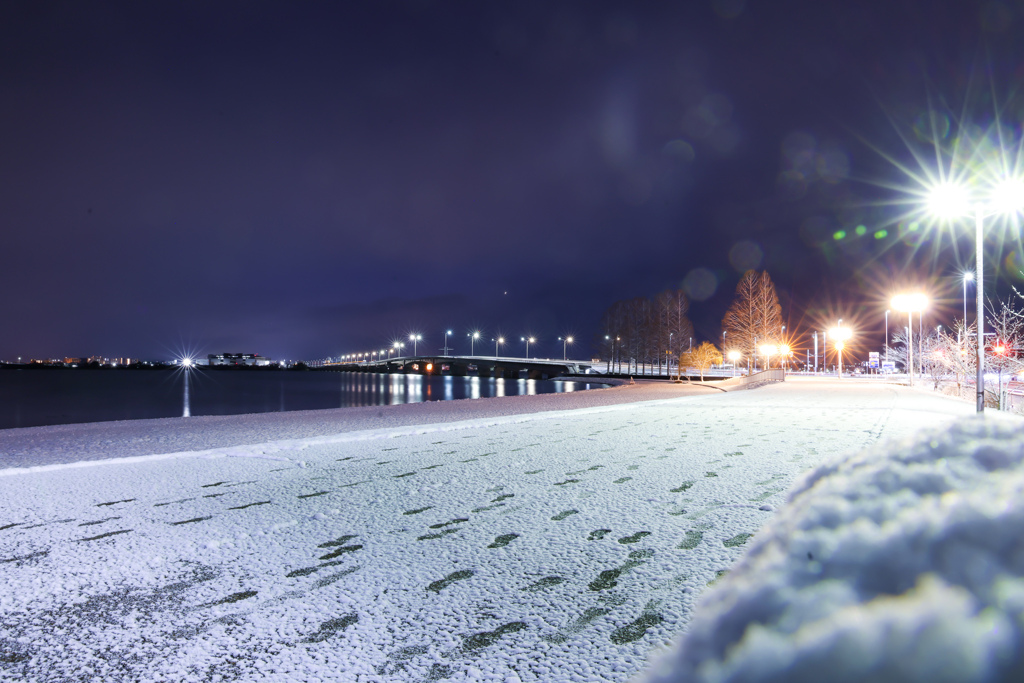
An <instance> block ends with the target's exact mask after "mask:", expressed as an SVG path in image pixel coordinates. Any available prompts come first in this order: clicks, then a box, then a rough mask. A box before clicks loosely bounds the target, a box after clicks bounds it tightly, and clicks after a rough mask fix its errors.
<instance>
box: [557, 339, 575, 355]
mask: <svg viewBox="0 0 1024 683" xmlns="http://www.w3.org/2000/svg"><path fill="white" fill-rule="evenodd" d="M558 341H560V342H562V360H566V356H565V345H566V344H572V337H566V338H565V339H562V338H561V337H559V338H558Z"/></svg>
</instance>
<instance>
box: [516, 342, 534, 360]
mask: <svg viewBox="0 0 1024 683" xmlns="http://www.w3.org/2000/svg"><path fill="white" fill-rule="evenodd" d="M519 340H520V341H524V342H526V359H527V360H529V359H530V342H535V341H537V340H536V339H534V338H533V337H520V338H519Z"/></svg>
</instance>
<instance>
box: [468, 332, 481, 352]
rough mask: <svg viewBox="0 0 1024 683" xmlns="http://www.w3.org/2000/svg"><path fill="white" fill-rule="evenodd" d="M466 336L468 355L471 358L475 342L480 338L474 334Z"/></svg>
mask: <svg viewBox="0 0 1024 683" xmlns="http://www.w3.org/2000/svg"><path fill="white" fill-rule="evenodd" d="M466 336H467V337H469V355H470V356H472V355H473V353H474V349H475V344H476V340H477V339H479V338H480V333H479V332H474V333H473V334H467V335H466Z"/></svg>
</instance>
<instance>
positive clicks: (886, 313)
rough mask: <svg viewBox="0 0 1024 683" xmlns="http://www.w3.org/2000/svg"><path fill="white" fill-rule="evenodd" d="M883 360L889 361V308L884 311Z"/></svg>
mask: <svg viewBox="0 0 1024 683" xmlns="http://www.w3.org/2000/svg"><path fill="white" fill-rule="evenodd" d="M965 305H966V304H965ZM885 362H886V363H888V362H889V309H886V311H885Z"/></svg>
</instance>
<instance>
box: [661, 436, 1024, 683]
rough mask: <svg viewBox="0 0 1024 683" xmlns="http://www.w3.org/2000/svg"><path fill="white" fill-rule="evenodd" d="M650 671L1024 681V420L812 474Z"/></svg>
mask: <svg viewBox="0 0 1024 683" xmlns="http://www.w3.org/2000/svg"><path fill="white" fill-rule="evenodd" d="M645 680H647V681H649V682H650V683H655V682H657V683H668V682H676V681H679V682H682V681H687V682H695V681H709V682H710V681H786V682H789V683H795V682H797V681H814V682H820V681H826V680H827V681H832V682H834V681H868V680H870V681H897V680H898V681H929V682H934V681H1021V680H1024V425H1021V423H1019V422H1016V421H1015V422H1008V421H1006V422H1004V421H995V422H994V421H992V420H991V418H990V419H989V420H983V419H977V418H971V419H963V420H961V421H959V422H957V423H955V424H954V425H953V426H952V427H951V428H948V429H941V430H934V431H927V432H923V433H922V434H921V435H919V436H917V437H916V438H912V439H908V440H904V441H897V442H890V443H888V444H885V445H882V446H879V447H875V448H873V449H869V450H866V451H864V452H862V453H860V454H858V455H856V456H853V457H849V458H846V459H843V460H840V461H837V462H833V463H830V464H826V465H823V466H821V467H819V468H817V469H815V470H812V471H811V472H809V473H808V474H807V475H805V476H804V478H803V479H802V480H800V481H798V482H797V484H796V485H795V486H794V488H793V490H792V491H791V492H790V494H789V502H788V504H787V505H786V506H784V507H783V508H782V510H781V511H780V513H779V514H778V515H777V517H776V518H775V519H773V520H772V521H771V522H770V523H769V524H767V525H766V526H765V527H764V528H763V529H762V530H761V531H760V532H759V533H758V534H757V535H756V536H755V538H754V539H753V540H752V542H751V545H750V548H749V551H748V552H747V554H746V555H745V556H744V557H743V558H742V559H741V560H740V562H738V563H737V564H736V566H735V567H734V569H733V570H732V571H731V572H730V573H729V574H728V575H727V576H726V577H724V578H723V579H722V580H721V581H720V582H719V583H718V584H717V585H716V586H715V587H714V588H713V589H711V590H709V591H708V592H707V593H705V595H704V596H703V598H702V600H701V602H700V603H699V605H698V607H697V609H696V612H695V614H694V616H693V620H692V621H691V623H690V628H689V631H688V633H687V634H686V636H685V637H684V638H683V639H682V640H681V642H680V643H679V645H678V647H677V648H676V649H675V650H674V651H672V652H671V653H669V654H668V655H666V656H664V657H663V658H662V659H661V660H660V661H659V662H657V663H656V665H655V667H654V668H653V669H652V670H651V672H650V673H649V674H648V676H647V677H646V679H645Z"/></svg>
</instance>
